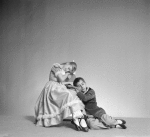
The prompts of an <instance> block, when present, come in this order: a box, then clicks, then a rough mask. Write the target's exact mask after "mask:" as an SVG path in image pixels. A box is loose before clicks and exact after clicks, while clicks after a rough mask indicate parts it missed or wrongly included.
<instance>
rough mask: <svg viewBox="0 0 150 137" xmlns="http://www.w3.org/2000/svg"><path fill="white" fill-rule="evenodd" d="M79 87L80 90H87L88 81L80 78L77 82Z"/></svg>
mask: <svg viewBox="0 0 150 137" xmlns="http://www.w3.org/2000/svg"><path fill="white" fill-rule="evenodd" d="M77 88H78V90H79V91H81V92H83V93H84V92H86V83H85V82H84V81H82V80H80V81H79V82H78V83H77Z"/></svg>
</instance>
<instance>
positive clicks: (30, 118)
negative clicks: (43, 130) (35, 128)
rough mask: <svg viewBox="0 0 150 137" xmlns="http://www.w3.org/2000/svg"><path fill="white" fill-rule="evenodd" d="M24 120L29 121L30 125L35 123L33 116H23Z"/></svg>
mask: <svg viewBox="0 0 150 137" xmlns="http://www.w3.org/2000/svg"><path fill="white" fill-rule="evenodd" d="M24 118H25V119H26V120H28V121H31V122H32V123H35V118H34V116H25V117H24Z"/></svg>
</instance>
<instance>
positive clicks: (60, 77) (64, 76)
mask: <svg viewBox="0 0 150 137" xmlns="http://www.w3.org/2000/svg"><path fill="white" fill-rule="evenodd" d="M55 75H56V77H57V79H58V81H59V82H65V80H66V79H67V78H68V75H70V73H69V72H66V73H65V75H62V73H58V74H55Z"/></svg>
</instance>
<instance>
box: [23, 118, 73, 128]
mask: <svg viewBox="0 0 150 137" xmlns="http://www.w3.org/2000/svg"><path fill="white" fill-rule="evenodd" d="M24 118H25V119H26V120H28V121H30V122H31V123H33V124H35V117H34V116H24ZM62 126H63V127H66V128H72V129H74V128H75V127H74V125H72V124H71V120H70V119H67V120H65V121H63V122H62V123H61V124H59V125H54V126H51V127H62Z"/></svg>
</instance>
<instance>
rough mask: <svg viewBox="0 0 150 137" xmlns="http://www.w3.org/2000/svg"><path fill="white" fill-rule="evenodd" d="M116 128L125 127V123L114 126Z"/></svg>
mask: <svg viewBox="0 0 150 137" xmlns="http://www.w3.org/2000/svg"><path fill="white" fill-rule="evenodd" d="M115 127H116V128H122V129H126V128H127V127H126V125H125V124H118V125H116V126H115Z"/></svg>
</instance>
